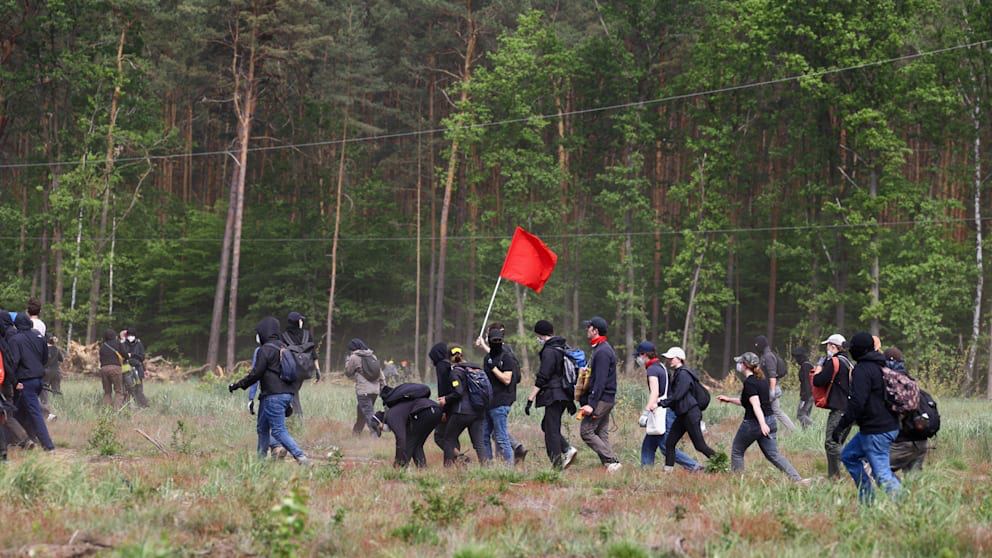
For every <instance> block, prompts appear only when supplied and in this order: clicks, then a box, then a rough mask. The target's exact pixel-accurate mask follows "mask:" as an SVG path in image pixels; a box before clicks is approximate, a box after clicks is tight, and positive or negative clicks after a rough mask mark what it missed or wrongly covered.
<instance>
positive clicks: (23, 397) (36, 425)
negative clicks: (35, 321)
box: [4, 313, 55, 451]
mask: <svg viewBox="0 0 992 558" xmlns="http://www.w3.org/2000/svg"><path fill="white" fill-rule="evenodd" d="M14 325H15V327H17V335H15V336H14V337H13V338H12V339H10V341H9V343H8V345H9V348H10V352H11V362H12V364H13V368H12V369H11V370H10V371H9V372H7V371H6V368H5V369H4V370H5V375H6V374H9V373H13V374H14V376H15V377H16V378H17V385H16V386H15V390H16V396H15V397H16V404H17V419H18V420H19V421H20V423H21V424H22V425H23V426H24V429H25V430H26V431H27V433H28V435H29V436H30V437H32V438H35V439H37V440H38V442H39V443H40V444H41V447H43V448H44V449H45V451H54V450H55V444H53V443H52V438H51V436H49V434H48V426H47V425H45V415H44V414H43V413H42V410H41V401H39V399H38V397H39V395H41V382H42V379H43V378H44V377H45V364H47V363H48V347H47V345H46V344H45V339H44V338H43V337H42V336H41V334H40V333H38V332H37V330H35V329H33V327H32V325H31V318H29V317H28V316H27V314H23V313H22V314H18V315H17V319H16V320H14Z"/></svg>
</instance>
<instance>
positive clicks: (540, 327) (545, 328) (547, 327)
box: [534, 320, 555, 335]
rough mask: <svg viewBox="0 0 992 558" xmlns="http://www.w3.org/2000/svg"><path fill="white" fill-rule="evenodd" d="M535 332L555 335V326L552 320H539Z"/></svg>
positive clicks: (535, 325)
mask: <svg viewBox="0 0 992 558" xmlns="http://www.w3.org/2000/svg"><path fill="white" fill-rule="evenodd" d="M534 333H536V334H538V335H554V334H555V326H553V325H551V322H549V321H548V320H538V321H537V323H536V324H534Z"/></svg>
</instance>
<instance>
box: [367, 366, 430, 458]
mask: <svg viewBox="0 0 992 558" xmlns="http://www.w3.org/2000/svg"><path fill="white" fill-rule="evenodd" d="M381 395H382V403H383V405H384V406H385V407H386V411H385V412H383V411H379V412H378V413H376V417H377V418H378V419H379V420H380V421H382V422H383V423H385V424H386V426H388V427H389V431H390V432H392V433H393V434H394V435H395V436H396V456H395V457H394V458H393V466H394V467H406V466H407V464H408V463H409V462H410V461H413V464H414V465H415V466H416V467H417V468H418V469H421V468H424V467H427V456H426V455H425V454H424V443H425V442H426V441H427V438H428V436H430V435H431V432H433V431H434V429H435V428H436V427H437V425H438V423H440V422H441V405H439V404H438V403H436V402H434V401H432V400H431V398H430V397H431V388H430V387H428V386H426V385H424V384H414V383H407V384H400V385H398V386H396V387H395V388H391V387H389V386H383V388H382V390H381Z"/></svg>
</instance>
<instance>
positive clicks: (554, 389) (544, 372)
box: [534, 336, 575, 407]
mask: <svg viewBox="0 0 992 558" xmlns="http://www.w3.org/2000/svg"><path fill="white" fill-rule="evenodd" d="M538 356H539V358H540V359H541V367H540V368H539V369H538V371H537V377H536V378H534V385H535V386H537V388H538V390H539V391H538V392H537V397H536V398H535V399H534V404H535V405H537V406H538V407H546V406H548V405H551V404H552V403H556V402H559V401H572V399H573V398H574V397H575V394H574V393H566V391H565V387H564V386H563V385H562V376H563V375H564V374H565V338H564V337H558V336H555V337H552V338H550V339H548V340H547V341H546V342H545V343H544V346H543V347H541V352H540V353H539V354H538Z"/></svg>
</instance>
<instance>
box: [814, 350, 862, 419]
mask: <svg viewBox="0 0 992 558" xmlns="http://www.w3.org/2000/svg"><path fill="white" fill-rule="evenodd" d="M834 356H836V357H837V362H838V363H839V364H840V371H839V372H838V373H837V378H836V379H835V380H834V386H833V387H832V388H830V397H829V398H827V408H828V409H832V410H834V411H843V410H845V409H847V396H848V395H849V394H850V391H851V380H850V370H851V368H852V367H853V366H852V364H851V361H850V359H849V358H848V357H847V355H845V354H844V353H837V354H836V355H834ZM833 375H834V361H833V359H832V358H828V359H826V360H824V361H823V367H822V368H821V369H820V372H819V373H818V374H816V375H815V376H813V385H814V386H816V387H827V386H828V385H830V378H832V377H833Z"/></svg>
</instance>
